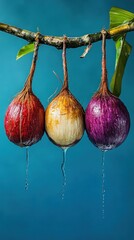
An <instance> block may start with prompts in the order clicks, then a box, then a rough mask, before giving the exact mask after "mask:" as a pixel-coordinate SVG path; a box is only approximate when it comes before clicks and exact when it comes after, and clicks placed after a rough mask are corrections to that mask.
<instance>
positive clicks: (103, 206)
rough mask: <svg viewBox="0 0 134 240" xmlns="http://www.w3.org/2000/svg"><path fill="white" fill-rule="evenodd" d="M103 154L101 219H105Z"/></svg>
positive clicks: (103, 164)
mask: <svg viewBox="0 0 134 240" xmlns="http://www.w3.org/2000/svg"><path fill="white" fill-rule="evenodd" d="M105 152H106V151H102V163H101V164H102V165H101V166H102V219H104V218H105Z"/></svg>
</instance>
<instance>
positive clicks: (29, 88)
mask: <svg viewBox="0 0 134 240" xmlns="http://www.w3.org/2000/svg"><path fill="white" fill-rule="evenodd" d="M39 37H40V33H39V32H38V33H37V34H36V38H35V43H34V54H33V59H32V64H31V68H30V73H29V75H28V78H27V80H26V82H25V85H24V89H27V91H29V92H32V80H33V75H34V72H35V68H36V62H37V58H38V50H39V41H40V40H39Z"/></svg>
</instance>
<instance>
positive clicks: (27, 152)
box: [25, 147, 29, 191]
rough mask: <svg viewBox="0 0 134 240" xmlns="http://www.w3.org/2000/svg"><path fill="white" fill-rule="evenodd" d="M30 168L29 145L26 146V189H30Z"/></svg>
mask: <svg viewBox="0 0 134 240" xmlns="http://www.w3.org/2000/svg"><path fill="white" fill-rule="evenodd" d="M28 170H29V147H26V177H25V190H26V191H27V190H28V186H29V183H28Z"/></svg>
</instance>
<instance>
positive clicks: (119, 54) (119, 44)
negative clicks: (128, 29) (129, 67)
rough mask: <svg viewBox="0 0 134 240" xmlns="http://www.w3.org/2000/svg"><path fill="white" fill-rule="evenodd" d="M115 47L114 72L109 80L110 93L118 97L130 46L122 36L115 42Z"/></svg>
mask: <svg viewBox="0 0 134 240" xmlns="http://www.w3.org/2000/svg"><path fill="white" fill-rule="evenodd" d="M115 46H116V61H115V72H114V75H113V77H112V80H111V84H110V87H111V90H112V93H113V94H114V95H116V96H118V97H119V95H120V93H121V85H122V78H123V74H124V70H125V66H126V63H127V60H128V57H129V55H130V53H131V49H132V47H131V45H130V44H128V43H127V42H126V40H125V37H124V36H121V37H119V38H118V39H117V40H116V41H115Z"/></svg>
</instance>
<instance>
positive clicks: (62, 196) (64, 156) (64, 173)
mask: <svg viewBox="0 0 134 240" xmlns="http://www.w3.org/2000/svg"><path fill="white" fill-rule="evenodd" d="M62 150H63V160H62V163H61V171H62V177H63V184H62V193H61V198H62V200H64V196H65V186H66V183H67V182H66V171H65V163H66V158H67V150H68V147H62Z"/></svg>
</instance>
